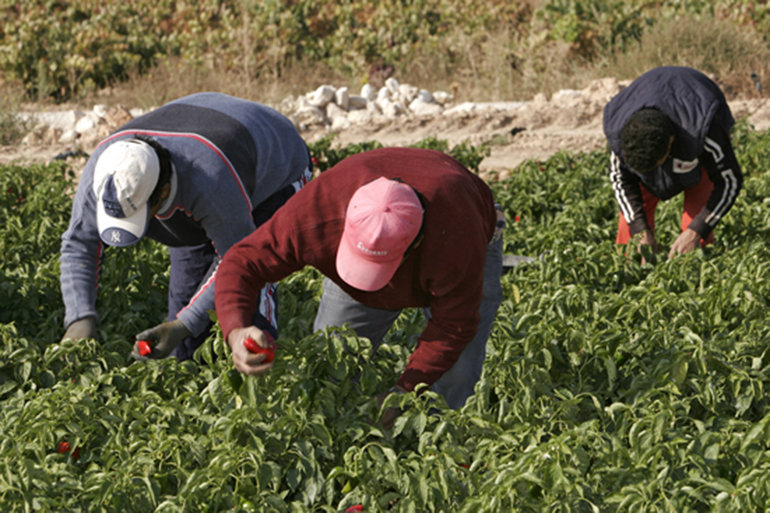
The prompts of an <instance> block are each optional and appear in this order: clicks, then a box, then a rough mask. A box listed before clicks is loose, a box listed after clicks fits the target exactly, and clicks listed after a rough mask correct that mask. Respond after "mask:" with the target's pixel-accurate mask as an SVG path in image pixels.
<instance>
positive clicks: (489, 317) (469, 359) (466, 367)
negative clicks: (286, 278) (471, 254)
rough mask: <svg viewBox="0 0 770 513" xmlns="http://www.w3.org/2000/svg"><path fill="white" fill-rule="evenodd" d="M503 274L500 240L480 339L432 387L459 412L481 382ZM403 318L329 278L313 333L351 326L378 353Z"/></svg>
mask: <svg viewBox="0 0 770 513" xmlns="http://www.w3.org/2000/svg"><path fill="white" fill-rule="evenodd" d="M503 227H504V226H503ZM502 270H503V240H502V237H499V238H497V239H496V240H493V241H492V242H490V243H489V245H488V246H487V257H486V261H485V263H484V295H483V298H482V300H481V306H480V307H479V313H480V314H481V320H480V321H479V326H478V331H477V332H476V336H475V337H474V338H473V340H471V341H470V342H469V343H468V345H467V346H465V349H464V350H463V352H462V354H460V358H459V359H458V360H457V362H456V363H455V364H454V366H453V367H452V368H451V369H449V370H448V371H447V372H445V373H444V375H443V376H441V378H440V379H439V380H438V381H436V382H435V383H434V384H433V386H431V390H433V391H434V392H437V393H439V394H441V395H442V396H443V397H444V399H445V400H446V402H447V405H449V407H450V408H453V409H458V408H461V407H462V406H463V405H465V401H466V400H467V399H468V397H470V396H471V395H473V391H474V387H475V386H476V383H477V382H478V381H479V379H480V378H481V370H482V366H483V364H484V358H485V357H486V348H487V339H489V334H490V332H491V331H492V324H493V322H494V320H495V315H496V314H497V309H498V307H499V306H500V303H501V302H502V300H503V289H502V286H501V285H500V275H501V274H502ZM423 311H424V313H425V316H426V318H428V319H429V318H430V308H425V309H423ZM400 314H401V310H385V309H382V308H373V307H370V306H366V305H364V304H361V303H359V302H358V301H356V300H355V299H353V298H352V297H350V295H348V294H347V293H346V292H345V291H344V290H342V289H341V288H340V287H339V286H338V285H337V284H336V283H334V282H333V281H331V280H329V279H328V278H326V279H324V293H323V296H322V297H321V304H320V306H319V308H318V314H317V315H316V318H315V324H314V325H313V329H314V330H316V331H318V330H320V329H323V328H326V327H329V326H342V325H343V324H345V323H349V325H350V327H351V328H352V329H353V330H354V331H355V332H356V334H357V335H358V336H359V337H366V338H368V339H369V340H371V342H372V345H373V347H374V349H375V351H376V350H377V348H378V347H379V346H380V344H381V343H382V339H383V337H384V336H385V334H386V333H387V332H388V330H389V329H390V327H391V326H392V325H393V323H394V322H395V320H396V319H397V318H398V316H399V315H400Z"/></svg>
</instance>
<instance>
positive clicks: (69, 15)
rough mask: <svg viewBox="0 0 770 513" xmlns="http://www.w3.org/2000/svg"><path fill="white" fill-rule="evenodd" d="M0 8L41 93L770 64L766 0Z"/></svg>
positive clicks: (3, 57)
mask: <svg viewBox="0 0 770 513" xmlns="http://www.w3.org/2000/svg"><path fill="white" fill-rule="evenodd" d="M0 15H1V16H0V73H1V74H2V75H0V76H2V78H3V80H5V85H6V88H7V89H8V90H10V89H11V88H12V86H14V85H15V86H17V87H18V90H19V91H20V92H21V93H22V94H23V95H24V96H25V97H26V98H27V99H36V100H38V101H42V100H51V101H62V100H80V101H82V100H84V99H86V98H88V97H89V96H95V95H96V94H97V93H99V92H101V93H102V94H117V95H118V97H119V99H121V98H123V99H126V100H127V101H126V103H128V104H130V105H132V106H143V107H148V106H151V105H160V104H162V103H164V102H165V101H168V100H170V99H171V98H175V97H178V96H181V95H183V94H187V93H190V92H194V91H200V90H203V89H208V90H220V91H222V92H229V93H231V94H236V95H238V96H242V97H246V98H250V99H256V100H260V101H263V102H265V103H277V102H279V101H280V100H281V99H283V97H284V96H286V94H287V93H289V92H292V93H304V92H306V91H307V90H309V89H311V88H315V87H316V86H317V85H319V82H321V81H323V80H327V81H334V82H335V85H345V84H347V85H350V86H353V87H354V88H356V89H357V88H358V87H360V85H361V84H363V83H365V82H371V83H372V84H374V85H375V86H378V85H381V84H382V82H383V81H384V79H386V78H387V77H388V76H397V77H398V78H399V80H401V81H402V82H409V83H413V84H416V85H421V86H425V87H431V88H433V89H437V88H441V89H445V90H449V89H452V90H455V91H457V93H458V96H459V97H460V98H461V99H467V98H470V97H474V98H479V99H486V100H519V99H530V98H531V97H532V95H534V94H535V93H537V92H545V93H551V92H554V91H555V90H558V89H561V88H568V87H575V86H579V85H581V84H584V83H585V82H586V81H587V80H588V79H591V78H598V77H600V76H607V75H614V76H616V77H617V78H620V79H623V78H633V77H635V76H638V75H639V74H641V73H642V72H643V71H646V70H647V69H649V68H650V67H652V66H655V65H660V64H683V65H691V66H695V67H698V68H700V69H701V70H703V71H706V72H709V73H713V74H714V75H715V76H716V77H718V78H719V79H721V80H722V81H723V85H724V86H725V88H726V89H727V92H728V95H730V94H732V95H736V94H740V95H744V96H751V95H756V94H757V92H756V91H755V89H754V88H753V84H752V81H751V79H750V75H751V72H755V73H756V74H757V75H758V76H759V78H760V79H764V78H765V74H766V73H768V69H767V63H768V62H770V59H769V58H768V57H770V52H769V51H768V37H769V36H770V8H769V7H768V6H767V4H766V3H765V2H760V1H757V0H718V1H705V0H687V1H679V0H676V1H675V0H669V1H665V2H658V1H655V2H653V1H650V0H626V1H619V0H513V1H511V0H454V1H448V0H344V1H339V0H292V1H274V0H268V1H263V0H259V1H257V0H200V1H198V2H188V1H183V0H126V1H121V2H117V1H108V2H97V1H95V0H56V1H52V0H28V1H25V2H18V1H15V0H3V1H2V2H0ZM768 76H770V75H768ZM107 87H111V88H112V89H107V90H105V88H107ZM128 99H130V101H128Z"/></svg>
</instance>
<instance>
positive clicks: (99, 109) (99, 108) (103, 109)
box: [94, 104, 110, 118]
mask: <svg viewBox="0 0 770 513" xmlns="http://www.w3.org/2000/svg"><path fill="white" fill-rule="evenodd" d="M108 110H110V108H109V107H107V106H106V105H103V104H98V105H94V114H96V115H97V116H98V117H100V118H103V117H104V116H105V115H106V114H107V111H108Z"/></svg>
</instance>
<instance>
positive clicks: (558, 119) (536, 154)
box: [0, 95, 770, 177]
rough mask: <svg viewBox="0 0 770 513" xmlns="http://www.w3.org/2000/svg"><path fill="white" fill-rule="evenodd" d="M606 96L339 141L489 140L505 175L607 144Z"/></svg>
mask: <svg viewBox="0 0 770 513" xmlns="http://www.w3.org/2000/svg"><path fill="white" fill-rule="evenodd" d="M605 101H606V98H601V99H599V100H598V101H594V100H590V101H589V100H586V99H585V98H583V99H582V100H575V97H571V96H569V95H567V96H565V97H561V98H556V97H554V98H552V99H550V100H547V99H545V97H540V98H537V97H536V98H535V99H534V100H533V101H531V102H526V103H525V104H524V106H522V107H521V108H519V109H516V110H482V109H475V110H469V111H467V112H464V113H463V114H454V115H451V116H447V115H440V116H436V117H433V118H427V117H425V118H418V117H399V118H396V119H380V120H378V121H374V122H372V123H369V124H367V125H353V126H352V127H351V128H349V129H347V130H344V131H341V132H338V133H337V136H336V139H335V141H336V143H335V144H339V145H340V146H346V145H348V144H350V143H358V142H364V141H371V140H377V141H379V142H380V143H382V144H383V145H385V146H404V145H408V144H413V143H415V142H417V141H420V140H422V139H425V138H427V137H436V138H439V139H445V140H447V141H448V143H449V145H450V147H451V146H454V145H456V144H459V143H461V142H465V141H467V142H470V143H471V144H474V145H478V144H481V143H484V142H487V143H490V149H491V154H490V156H489V157H488V158H486V159H485V160H484V161H483V162H482V163H481V170H482V174H487V173H489V172H495V173H497V175H498V176H499V177H505V176H507V174H509V173H510V171H511V170H512V169H513V168H515V167H516V166H517V165H518V164H520V163H521V162H523V161H525V160H527V159H541V160H542V159H547V158H548V157H549V156H550V155H552V154H553V153H555V152H557V151H559V150H567V151H572V152H587V151H593V150H601V149H603V148H605V139H604V136H603V133H602V119H601V118H602V109H603V106H604V103H605ZM730 107H731V109H732V111H733V114H734V116H735V117H736V118H740V117H748V120H749V122H750V123H751V124H752V125H753V126H754V127H755V129H757V130H766V129H767V128H768V127H770V101H768V99H764V98H760V99H752V100H736V101H732V102H730ZM522 129H523V130H522ZM329 133H330V132H329V130H328V129H327V128H324V127H316V128H311V129H309V130H307V131H305V132H303V134H302V135H303V137H304V138H305V139H306V140H307V141H308V142H313V141H315V140H317V139H319V138H321V137H324V136H326V135H329ZM72 149H73V148H72V146H67V145H61V144H54V145H48V146H13V147H11V146H5V147H0V164H6V163H10V162H13V161H16V162H47V161H50V160H51V159H52V158H53V157H54V156H56V155H59V154H62V153H64V152H67V151H68V150H72ZM82 150H83V151H85V152H86V153H90V151H92V150H93V143H91V144H90V145H88V144H86V145H83V147H82ZM83 160H84V159H82V158H81V159H78V160H75V161H74V162H73V166H74V167H76V168H77V167H80V166H81V165H82V162H83Z"/></svg>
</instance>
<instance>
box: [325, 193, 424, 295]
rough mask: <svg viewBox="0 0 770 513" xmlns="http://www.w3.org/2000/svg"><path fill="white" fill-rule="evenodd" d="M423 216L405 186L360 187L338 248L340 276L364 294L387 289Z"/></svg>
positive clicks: (349, 205)
mask: <svg viewBox="0 0 770 513" xmlns="http://www.w3.org/2000/svg"><path fill="white" fill-rule="evenodd" d="M422 216H423V212H422V205H421V204H420V199H419V198H418V197H417V193H415V192H414V190H413V189H412V188H411V187H410V186H408V185H406V184H403V183H400V182H396V181H394V180H388V179H387V178H378V179H377V180H374V181H373V182H370V183H368V184H366V185H364V186H362V187H359V189H358V190H357V191H356V193H355V194H353V197H352V198H351V199H350V203H349V204H348V210H347V213H346V215H345V229H344V230H343V232H342V239H341V240H340V246H339V249H338V250H337V273H338V274H339V275H340V278H342V279H343V280H344V281H345V283H347V284H348V285H350V286H351V287H355V288H357V289H358V290H363V291H366V292H373V291H375V290H380V289H381V288H383V287H384V286H385V285H387V284H388V282H389V281H390V279H391V278H392V277H393V275H394V274H396V269H398V266H399V265H400V264H401V260H402V259H403V257H404V253H406V250H407V249H408V248H409V245H410V244H411V243H412V241H414V239H415V237H417V234H418V233H419V232H420V227H421V226H422Z"/></svg>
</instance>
